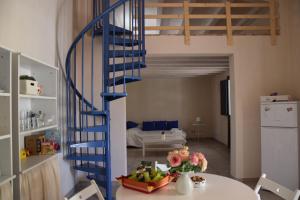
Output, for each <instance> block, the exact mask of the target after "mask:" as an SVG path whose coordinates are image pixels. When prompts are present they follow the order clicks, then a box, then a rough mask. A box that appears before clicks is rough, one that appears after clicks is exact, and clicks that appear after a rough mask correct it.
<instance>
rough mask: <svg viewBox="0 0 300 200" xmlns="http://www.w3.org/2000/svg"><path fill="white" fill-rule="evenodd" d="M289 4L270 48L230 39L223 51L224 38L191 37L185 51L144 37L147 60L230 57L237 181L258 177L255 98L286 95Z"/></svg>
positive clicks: (261, 41)
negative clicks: (169, 56) (184, 56)
mask: <svg viewBox="0 0 300 200" xmlns="http://www.w3.org/2000/svg"><path fill="white" fill-rule="evenodd" d="M289 2H291V1H284V0H282V1H280V25H281V35H280V36H279V37H278V38H277V39H278V41H277V45H276V46H272V45H271V42H270V37H268V36H235V37H234V46H232V47H228V46H227V45H226V37H224V36H201V37H197V36H194V37H192V38H191V45H190V46H185V45H184V42H183V38H182V37H181V36H149V37H147V41H146V45H147V46H146V47H147V53H148V55H151V54H161V55H162V54H194V55H201V54H212V55H216V54H217V55H224V54H225V55H233V57H232V64H233V66H232V68H231V70H230V77H231V78H232V79H231V80H232V87H231V88H233V98H232V102H233V107H232V109H233V113H232V114H233V115H232V125H231V127H232V136H233V137H232V142H231V143H232V154H231V174H232V175H233V176H234V177H237V178H254V177H258V176H259V175H260V173H261V170H260V128H259V127H260V119H259V118H260V117H259V97H260V96H261V95H266V94H270V93H271V92H274V91H277V92H279V93H286V92H287V91H288V70H287V68H286V67H287V66H288V63H289V52H290V46H289V42H288V41H289V40H288V39H289V31H290V30H289V28H290V27H289V26H288V21H289V18H288V17H289V14H288V13H289V11H290V8H291V6H292V5H290V4H289Z"/></svg>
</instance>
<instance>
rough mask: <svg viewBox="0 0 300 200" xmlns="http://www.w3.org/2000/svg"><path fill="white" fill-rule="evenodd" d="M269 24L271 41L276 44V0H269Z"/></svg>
mask: <svg viewBox="0 0 300 200" xmlns="http://www.w3.org/2000/svg"><path fill="white" fill-rule="evenodd" d="M270 26H271V30H270V33H271V43H272V45H276V2H275V0H270Z"/></svg>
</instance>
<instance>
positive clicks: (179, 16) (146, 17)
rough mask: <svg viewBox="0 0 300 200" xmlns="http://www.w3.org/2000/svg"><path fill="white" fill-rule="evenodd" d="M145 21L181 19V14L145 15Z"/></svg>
mask: <svg viewBox="0 0 300 200" xmlns="http://www.w3.org/2000/svg"><path fill="white" fill-rule="evenodd" d="M145 19H183V15H182V14H178V15H176V14H172V15H165V14H164V15H145Z"/></svg>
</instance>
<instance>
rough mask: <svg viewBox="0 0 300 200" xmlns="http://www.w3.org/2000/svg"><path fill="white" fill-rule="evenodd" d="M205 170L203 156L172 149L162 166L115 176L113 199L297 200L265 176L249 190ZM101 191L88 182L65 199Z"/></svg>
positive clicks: (299, 193) (75, 199) (142, 164)
mask: <svg viewBox="0 0 300 200" xmlns="http://www.w3.org/2000/svg"><path fill="white" fill-rule="evenodd" d="M208 167H209V165H208V160H207V158H206V156H205V155H204V154H203V153H201V152H190V150H189V147H187V146H185V147H183V148H181V149H175V150H173V151H170V152H169V153H168V154H167V157H166V162H165V163H159V162H157V161H155V162H152V161H145V160H143V161H140V164H139V166H137V167H136V168H135V169H134V170H132V171H131V172H130V173H129V174H128V175H124V176H120V177H116V180H117V182H118V186H116V188H115V193H114V196H115V199H116V200H200V199H201V200H281V199H284V200H299V196H300V190H295V191H292V190H290V189H288V188H287V187H285V186H282V185H280V184H278V183H276V182H275V181H273V180H270V179H268V177H267V175H266V174H262V175H261V177H260V179H259V180H258V181H257V183H256V184H254V185H253V186H251V187H250V186H249V184H245V183H243V182H241V181H240V180H236V179H233V178H231V177H226V176H222V175H217V174H213V173H207V172H206V171H207V169H208ZM208 171H209V170H208ZM102 192H103V191H102V190H101V189H100V188H99V187H98V185H97V182H96V181H94V180H92V181H91V183H90V185H89V186H88V187H86V188H84V189H83V190H81V191H79V192H78V193H77V194H75V195H74V196H73V197H71V198H65V200H85V199H99V200H105V198H104V197H105V193H102ZM262 194H263V195H262ZM266 194H267V195H266ZM277 197H278V198H277Z"/></svg>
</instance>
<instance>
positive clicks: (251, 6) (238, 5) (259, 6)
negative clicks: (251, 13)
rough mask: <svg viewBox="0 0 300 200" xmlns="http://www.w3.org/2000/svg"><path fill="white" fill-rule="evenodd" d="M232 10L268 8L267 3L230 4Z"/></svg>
mask: <svg viewBox="0 0 300 200" xmlns="http://www.w3.org/2000/svg"><path fill="white" fill-rule="evenodd" d="M231 7H232V8H268V7H269V4H268V3H231Z"/></svg>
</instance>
